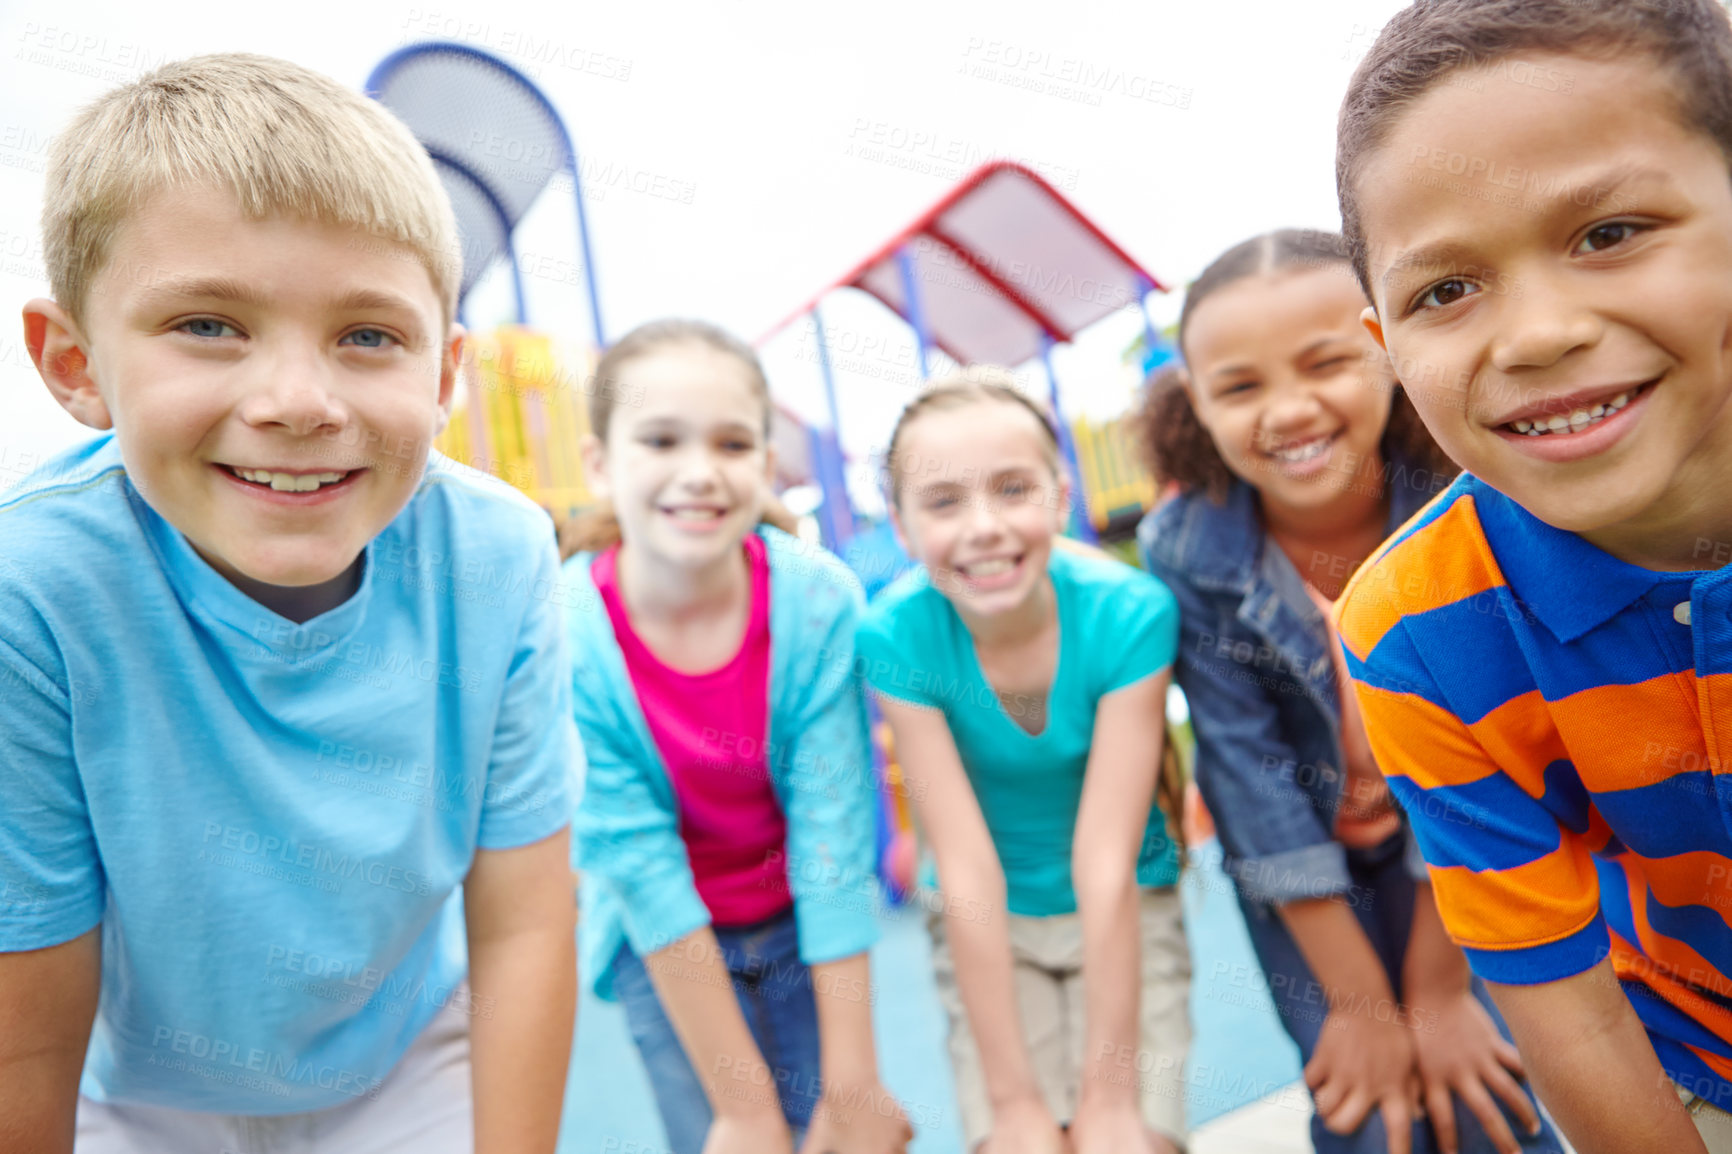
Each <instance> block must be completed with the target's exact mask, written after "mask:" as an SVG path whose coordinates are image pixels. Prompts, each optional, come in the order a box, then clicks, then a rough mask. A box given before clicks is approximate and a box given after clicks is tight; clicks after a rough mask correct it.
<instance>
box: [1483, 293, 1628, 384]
mask: <svg viewBox="0 0 1732 1154" xmlns="http://www.w3.org/2000/svg"><path fill="white" fill-rule="evenodd" d="M1504 315H1505V320H1504V323H1503V325H1502V326H1501V329H1500V331H1499V332H1498V334H1497V335H1496V337H1494V338H1493V340H1492V346H1491V361H1492V365H1493V366H1494V367H1495V368H1496V369H1497V370H1498V371H1499V372H1505V373H1508V372H1514V371H1515V370H1517V369H1543V368H1548V367H1550V366H1552V365H1555V364H1557V363H1558V362H1559V361H1561V360H1563V359H1564V357H1566V356H1568V355H1569V354H1570V353H1572V352H1575V351H1576V350H1577V349H1585V348H1589V347H1591V346H1593V345H1595V344H1597V343H1599V340H1600V337H1601V336H1602V335H1603V334H1604V331H1605V326H1604V325H1603V324H1602V323H1601V321H1600V319H1599V317H1598V316H1597V315H1596V314H1595V313H1594V312H1593V311H1592V310H1590V309H1588V308H1585V307H1583V306H1582V305H1580V304H1578V303H1576V302H1575V301H1572V300H1571V299H1570V298H1569V296H1568V295H1567V294H1565V293H1561V292H1559V293H1553V292H1539V293H1530V294H1527V295H1526V298H1525V299H1524V300H1521V301H1510V302H1509V307H1508V308H1507V309H1506V311H1505V314H1504Z"/></svg>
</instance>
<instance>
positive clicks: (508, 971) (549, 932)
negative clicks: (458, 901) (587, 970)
mask: <svg viewBox="0 0 1732 1154" xmlns="http://www.w3.org/2000/svg"><path fill="white" fill-rule="evenodd" d="M573 943H574V938H573V934H572V932H571V926H570V925H569V924H564V925H555V926H552V927H549V928H547V929H545V930H538V931H524V932H520V933H517V934H513V935H510V936H507V937H499V938H491V939H481V940H476V939H471V943H470V957H469V983H470V994H471V1006H470V1008H471V1014H470V1028H469V1052H470V1066H471V1074H470V1077H471V1081H472V1084H473V1087H474V1095H475V1151H476V1154H518V1152H520V1151H521V1152H529V1151H539V1152H545V1154H552V1152H553V1149H554V1147H555V1146H556V1145H557V1144H558V1141H559V1115H560V1109H561V1106H562V1105H563V1103H564V1100H565V1073H566V1065H567V1063H568V1062H569V1061H570V1058H571V1041H572V1031H573V1020H574V1018H575V1015H576V1010H577V952H576V948H575V946H574V944H573Z"/></svg>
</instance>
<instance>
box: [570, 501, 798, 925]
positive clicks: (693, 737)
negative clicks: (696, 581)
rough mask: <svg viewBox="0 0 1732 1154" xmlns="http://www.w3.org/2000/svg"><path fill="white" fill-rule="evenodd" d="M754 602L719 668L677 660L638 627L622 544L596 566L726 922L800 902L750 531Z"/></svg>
mask: <svg viewBox="0 0 1732 1154" xmlns="http://www.w3.org/2000/svg"><path fill="white" fill-rule="evenodd" d="M745 548H746V557H747V559H748V560H749V562H750V565H751V570H752V609H751V617H750V620H749V622H748V623H747V625H746V636H745V639H744V641H743V642H742V643H741V645H740V649H739V652H737V653H735V654H734V655H733V657H731V658H729V659H728V661H727V663H726V664H724V665H722V666H721V667H720V668H719V669H712V670H710V671H709V672H707V673H682V672H680V671H679V670H677V669H671V668H669V667H668V666H667V665H666V664H665V663H663V662H662V660H661V659H660V658H658V657H657V656H656V655H655V654H654V653H652V652H650V649H649V646H647V645H645V644H644V643H643V641H642V640H641V639H640V638H639V637H638V635H637V633H636V631H634V630H633V629H632V625H631V619H630V617H628V616H627V615H626V610H625V603H624V602H623V601H621V600H620V596H619V581H618V578H617V575H616V570H615V565H616V560H617V558H618V555H619V549H618V547H617V546H616V547H615V548H613V549H609V550H608V551H607V552H605V553H602V554H601V555H600V556H598V557H597V558H596V559H595V561H594V562H593V563H592V564H591V565H590V575H591V576H592V577H593V578H594V579H595V587H596V588H597V589H598V590H600V592H601V597H602V601H603V603H604V604H606V606H607V614H608V617H609V618H610V619H611V620H612V621H613V634H614V637H615V638H617V639H618V640H619V648H620V652H621V653H623V654H624V655H625V667H626V671H627V672H628V673H629V674H630V675H631V683H632V688H633V689H635V690H636V691H637V699H638V703H639V704H640V705H641V706H642V707H643V713H644V719H645V720H646V721H648V722H649V730H650V736H651V737H652V738H654V739H655V743H656V749H657V750H658V751H659V752H660V753H661V755H662V761H663V762H664V763H665V764H666V765H667V770H668V777H669V778H670V779H671V780H672V782H673V787H674V796H675V798H677V799H678V801H679V807H680V836H681V837H682V838H684V839H685V843H686V853H687V854H688V855H689V856H690V858H691V863H692V876H693V878H694V879H695V881H696V883H697V888H698V896H699V897H700V898H702V899H703V900H704V905H706V906H708V907H709V911H710V919H711V921H712V922H714V924H716V925H718V926H746V925H751V924H753V923H755V922H761V921H764V920H765V919H767V918H772V917H775V916H776V915H777V914H779V913H781V912H782V911H783V910H785V909H787V908H788V906H789V905H790V904H792V902H793V897H792V895H791V894H790V893H789V890H788V871H787V866H786V864H785V858H784V853H783V847H784V845H785V843H786V841H787V836H788V822H787V819H786V817H784V815H783V813H782V806H781V804H780V802H778V801H777V800H776V793H775V790H774V789H773V788H772V787H771V785H770V767H769V762H768V760H767V758H766V757H765V752H764V742H765V740H766V731H767V729H768V728H769V718H770V563H769V558H768V556H767V554H766V552H765V549H764V542H763V540H762V539H761V538H759V537H758V536H757V535H756V534H752V535H749V536H747V537H746V540H745Z"/></svg>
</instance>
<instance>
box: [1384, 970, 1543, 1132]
mask: <svg viewBox="0 0 1732 1154" xmlns="http://www.w3.org/2000/svg"><path fill="white" fill-rule="evenodd" d="M1413 1020H1414V1027H1415V1029H1417V1030H1418V1031H1419V1034H1418V1035H1417V1038H1418V1042H1419V1046H1418V1067H1419V1076H1420V1080H1421V1082H1422V1084H1423V1088H1424V1095H1425V1112H1426V1114H1427V1116H1428V1117H1430V1119H1431V1127H1432V1129H1433V1130H1435V1131H1437V1140H1438V1145H1439V1146H1440V1147H1442V1148H1443V1149H1444V1150H1445V1151H1450V1150H1455V1149H1456V1148H1457V1146H1456V1132H1455V1099H1456V1098H1458V1097H1459V1098H1460V1099H1461V1101H1462V1104H1463V1105H1465V1106H1466V1107H1467V1108H1468V1109H1469V1110H1471V1111H1472V1112H1473V1115H1474V1117H1475V1118H1478V1119H1479V1124H1480V1125H1481V1126H1482V1127H1484V1128H1485V1132H1486V1135H1487V1136H1488V1137H1489V1138H1491V1140H1492V1141H1493V1142H1494V1143H1496V1145H1497V1148H1498V1149H1499V1150H1501V1151H1511V1152H1517V1151H1519V1150H1520V1149H1521V1145H1520V1143H1519V1142H1518V1141H1517V1140H1516V1136H1515V1135H1514V1134H1513V1133H1511V1131H1510V1126H1509V1122H1508V1121H1506V1120H1505V1118H1504V1115H1503V1111H1501V1110H1499V1109H1498V1107H1497V1102H1496V1101H1495V1100H1494V1099H1493V1095H1496V1096H1497V1097H1498V1098H1501V1099H1503V1100H1504V1102H1505V1103H1507V1104H1508V1106H1509V1109H1510V1111H1511V1112H1512V1113H1513V1114H1514V1115H1515V1116H1516V1118H1517V1120H1518V1121H1520V1123H1521V1125H1522V1127H1523V1129H1524V1131H1525V1132H1526V1133H1528V1134H1530V1135H1532V1134H1536V1133H1538V1132H1539V1124H1540V1120H1539V1114H1538V1113H1537V1112H1536V1111H1535V1110H1534V1105H1533V1103H1532V1102H1530V1101H1529V1100H1528V1096H1527V1093H1526V1092H1525V1091H1523V1089H1522V1087H1521V1085H1520V1083H1519V1082H1518V1081H1517V1079H1518V1078H1521V1077H1523V1076H1524V1073H1523V1069H1522V1060H1521V1055H1519V1054H1517V1053H1516V1048H1515V1047H1514V1046H1513V1045H1511V1044H1510V1043H1508V1042H1506V1041H1504V1039H1503V1036H1502V1035H1500V1034H1499V1033H1498V1029H1497V1025H1496V1023H1494V1022H1493V1021H1492V1020H1491V1015H1490V1014H1488V1013H1486V1011H1485V1007H1484V1006H1482V1005H1480V1004H1479V1000H1478V999H1477V998H1475V997H1474V996H1473V994H1472V993H1470V992H1469V991H1467V990H1462V991H1460V992H1458V993H1456V994H1455V995H1454V996H1453V997H1451V998H1450V999H1449V1000H1448V1001H1446V1002H1440V1003H1435V1004H1434V1003H1426V1002H1419V1001H1416V1002H1415V1004H1414V1007H1413Z"/></svg>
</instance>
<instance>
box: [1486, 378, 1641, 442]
mask: <svg viewBox="0 0 1732 1154" xmlns="http://www.w3.org/2000/svg"><path fill="white" fill-rule="evenodd" d="M1645 387H1646V386H1640V387H1638V388H1634V389H1625V390H1624V391H1623V392H1621V393H1619V394H1618V395H1617V396H1615V397H1612V398H1611V399H1609V400H1607V401H1604V402H1602V403H1600V404H1595V405H1590V406H1588V407H1587V408H1585V409H1577V410H1576V411H1575V412H1573V413H1570V414H1568V415H1567V416H1566V415H1565V414H1563V413H1557V414H1554V415H1553V416H1551V417H1549V418H1546V419H1544V420H1538V421H1510V422H1509V423H1508V424H1506V425H1505V426H1504V428H1506V429H1511V430H1514V431H1515V432H1517V433H1520V434H1522V435H1523V436H1525V437H1549V436H1552V435H1554V434H1557V433H1579V432H1581V431H1582V430H1583V429H1590V428H1592V427H1593V426H1595V425H1597V424H1599V423H1600V422H1601V421H1603V420H1605V419H1606V418H1607V417H1609V416H1611V415H1612V414H1613V413H1615V412H1617V411H1618V410H1619V409H1621V408H1623V407H1624V406H1625V405H1627V404H1629V403H1630V401H1631V400H1632V399H1634V397H1635V396H1636V394H1637V393H1640V392H1641V391H1642V389H1643V388H1645Z"/></svg>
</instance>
